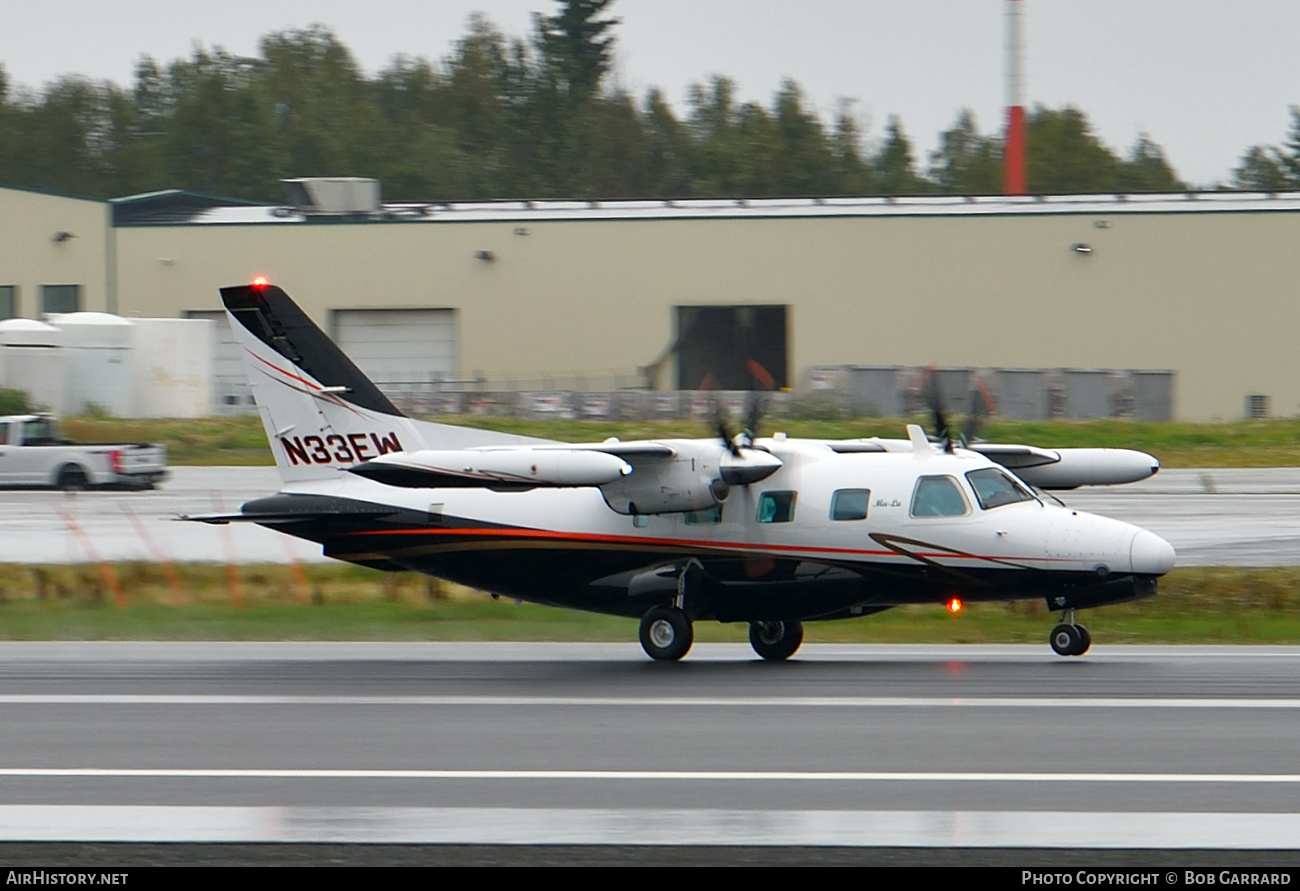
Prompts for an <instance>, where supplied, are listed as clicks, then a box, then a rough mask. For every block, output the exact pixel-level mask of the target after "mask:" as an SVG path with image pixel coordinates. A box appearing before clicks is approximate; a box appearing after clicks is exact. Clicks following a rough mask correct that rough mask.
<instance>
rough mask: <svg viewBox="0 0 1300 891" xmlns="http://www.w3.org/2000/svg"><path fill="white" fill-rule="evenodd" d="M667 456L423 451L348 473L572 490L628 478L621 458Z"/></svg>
mask: <svg viewBox="0 0 1300 891" xmlns="http://www.w3.org/2000/svg"><path fill="white" fill-rule="evenodd" d="M620 446H621V448H620ZM607 449H609V450H607ZM672 455H673V450H672V449H671V448H669V447H667V446H659V445H655V444H634V443H610V444H608V446H606V445H605V444H601V445H600V446H586V447H582V446H578V447H573V446H550V445H547V446H502V447H491V448H481V449H423V450H420V451H414V452H394V453H390V454H387V455H381V456H380V457H378V458H374V459H372V460H370V461H366V462H363V463H361V464H354V465H353V466H351V467H349V468H347V469H348V471H349V472H351V473H354V474H356V475H357V476H362V477H365V478H366V479H371V480H375V481H376V482H380V483H384V484H385V485H389V486H400V487H402V488H409V489H516V488H526V489H531V488H536V487H551V488H571V487H577V486H602V485H605V484H606V483H612V482H615V481H617V480H619V479H621V478H622V477H625V476H627V475H629V474H630V473H632V470H633V466H632V464H630V463H628V461H627V460H625V458H633V459H636V458H645V457H664V458H667V457H671V456H672Z"/></svg>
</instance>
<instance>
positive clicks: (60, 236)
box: [50, 229, 77, 244]
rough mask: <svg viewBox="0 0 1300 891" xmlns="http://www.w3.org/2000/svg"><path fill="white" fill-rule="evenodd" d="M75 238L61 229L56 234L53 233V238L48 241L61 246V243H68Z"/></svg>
mask: <svg viewBox="0 0 1300 891" xmlns="http://www.w3.org/2000/svg"><path fill="white" fill-rule="evenodd" d="M76 237H77V236H75V235H73V234H72V233H71V232H64V231H63V230H62V229H60V230H59V231H58V232H55V233H54V235H53V237H51V238H50V241H52V242H54V243H55V244H63V242H65V241H69V240H71V239H73V238H76Z"/></svg>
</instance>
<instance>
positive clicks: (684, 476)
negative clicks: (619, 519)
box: [600, 457, 731, 516]
mask: <svg viewBox="0 0 1300 891" xmlns="http://www.w3.org/2000/svg"><path fill="white" fill-rule="evenodd" d="M665 463H666V464H669V465H670V466H666V467H656V468H655V471H654V472H653V473H647V472H645V471H644V469H642V468H640V467H638V470H637V472H636V473H633V474H632V475H631V476H627V477H623V478H622V479H620V480H617V481H616V482H612V483H607V484H606V485H603V486H601V487H600V493H601V494H602V495H604V496H605V503H606V504H608V505H609V506H610V509H611V510H615V511H617V512H618V513H620V514H627V515H629V516H631V515H633V514H672V513H685V512H686V511H695V510H708V509H710V508H713V507H717V506H718V505H719V504H722V502H724V501H726V500H727V496H728V495H730V494H731V487H730V486H728V485H727V484H726V483H724V482H723V481H722V479H721V478H720V477H719V474H718V467H717V465H716V464H711V465H710V464H708V463H706V462H704V461H701V460H699V459H691V458H682V457H676V458H672V459H669V461H668V462H665Z"/></svg>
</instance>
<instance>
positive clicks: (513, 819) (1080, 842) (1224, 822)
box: [0, 805, 1300, 850]
mask: <svg viewBox="0 0 1300 891" xmlns="http://www.w3.org/2000/svg"><path fill="white" fill-rule="evenodd" d="M1297 838H1300V814H1286V813H1281V814H1279V813H1228V814H1225V813H1184V812H1165V813H1161V812H1153V813H1131V812H1130V813H1126V812H1090V813H1089V812H1083V813H1072V812H1062V811H865V810H864V811H845V810H806V811H799V810H779V811H746V810H721V809H700V810H667V809H651V808H648V809H642V810H637V809H614V808H608V809H607V808H559V809H550V808H545V809H543V808H538V809H531V808H364V807H338V808H326V807H169V806H149V805H128V806H101V805H8V806H0V840H5V841H101V842H300V843H301V842H314V843H365V842H370V843H377V842H383V843H393V844H494V845H525V844H541V845H547V844H557V845H558V844H572V845H582V844H604V845H620V844H626V845H776V846H782V845H798V846H841V847H942V848H1071V849H1078V848H1128V849H1133V848H1165V849H1188V848H1203V849H1218V850H1229V849H1231V850H1260V849H1286V850H1289V849H1291V848H1293V847H1294V845H1295V840H1296V839H1297Z"/></svg>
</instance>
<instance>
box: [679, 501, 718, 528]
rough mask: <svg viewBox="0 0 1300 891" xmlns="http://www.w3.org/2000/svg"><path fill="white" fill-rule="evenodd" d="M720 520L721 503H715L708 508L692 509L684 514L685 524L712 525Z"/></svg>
mask: <svg viewBox="0 0 1300 891" xmlns="http://www.w3.org/2000/svg"><path fill="white" fill-rule="evenodd" d="M721 522H722V505H721V504H715V505H713V507H711V508H709V509H708V510H693V511H690V512H689V513H687V514H686V525H687V526H712V525H714V524H715V523H721Z"/></svg>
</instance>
